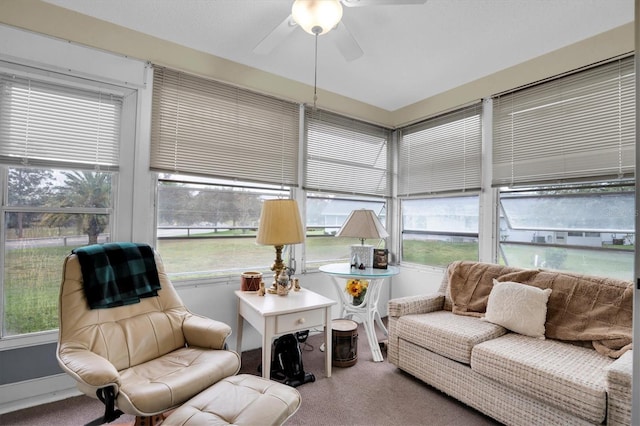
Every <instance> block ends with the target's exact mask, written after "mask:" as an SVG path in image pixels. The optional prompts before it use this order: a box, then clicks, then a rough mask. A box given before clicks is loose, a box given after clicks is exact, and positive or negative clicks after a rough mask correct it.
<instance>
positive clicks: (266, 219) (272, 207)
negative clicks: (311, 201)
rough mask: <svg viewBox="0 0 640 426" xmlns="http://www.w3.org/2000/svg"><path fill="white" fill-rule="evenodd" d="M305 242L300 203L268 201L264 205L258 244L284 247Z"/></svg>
mask: <svg viewBox="0 0 640 426" xmlns="http://www.w3.org/2000/svg"><path fill="white" fill-rule="evenodd" d="M303 241H304V231H303V229H302V221H301V220H300V211H299V210H298V203H296V201H295V200H266V201H265V202H264V203H263V204H262V212H261V213H260V225H259V226H258V236H257V237H256V242H257V243H258V244H263V245H269V246H284V245H287V244H298V243H301V242H303Z"/></svg>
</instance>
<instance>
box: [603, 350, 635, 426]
mask: <svg viewBox="0 0 640 426" xmlns="http://www.w3.org/2000/svg"><path fill="white" fill-rule="evenodd" d="M632 380H633V351H627V352H625V353H624V354H623V355H622V356H621V357H620V358H618V359H617V360H615V361H614V362H613V363H612V364H611V365H609V367H607V424H608V425H628V424H631V383H632Z"/></svg>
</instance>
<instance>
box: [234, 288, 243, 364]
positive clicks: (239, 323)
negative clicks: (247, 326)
mask: <svg viewBox="0 0 640 426" xmlns="http://www.w3.org/2000/svg"><path fill="white" fill-rule="evenodd" d="M236 324H237V330H236V352H237V353H238V355H240V358H241V359H242V329H243V328H244V318H242V315H240V301H239V300H238V320H237V321H236Z"/></svg>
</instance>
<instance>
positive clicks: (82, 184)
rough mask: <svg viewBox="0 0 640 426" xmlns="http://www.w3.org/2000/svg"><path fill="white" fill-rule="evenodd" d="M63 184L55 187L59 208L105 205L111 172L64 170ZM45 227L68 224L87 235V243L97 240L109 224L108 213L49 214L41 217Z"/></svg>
mask: <svg viewBox="0 0 640 426" xmlns="http://www.w3.org/2000/svg"><path fill="white" fill-rule="evenodd" d="M63 175H64V177H65V179H64V185H62V186H59V187H57V188H56V190H57V193H56V197H57V199H58V203H59V205H60V207H76V208H77V207H88V208H108V207H110V205H111V175H110V174H109V173H100V172H85V171H82V172H79V171H73V172H64V173H63ZM42 222H43V224H45V225H47V226H70V225H72V224H75V225H76V226H77V227H78V231H79V232H81V233H84V234H87V235H88V236H89V244H96V243H97V242H98V235H100V234H101V233H102V232H103V231H104V230H105V229H106V227H107V225H108V223H109V216H108V215H107V214H97V213H81V214H73V213H48V214H46V215H44V217H43V219H42Z"/></svg>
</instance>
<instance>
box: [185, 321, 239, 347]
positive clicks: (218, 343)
mask: <svg viewBox="0 0 640 426" xmlns="http://www.w3.org/2000/svg"><path fill="white" fill-rule="evenodd" d="M182 332H183V333H184V337H185V339H186V340H187V343H188V344H189V345H191V346H198V347H201V348H210V349H224V342H225V340H226V339H227V337H229V335H230V334H231V327H230V326H229V325H227V324H225V323H223V322H221V321H216V320H213V319H211V318H206V317H202V316H199V315H189V316H187V317H186V318H185V320H184V322H183V323H182Z"/></svg>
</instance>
